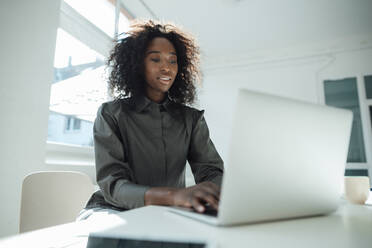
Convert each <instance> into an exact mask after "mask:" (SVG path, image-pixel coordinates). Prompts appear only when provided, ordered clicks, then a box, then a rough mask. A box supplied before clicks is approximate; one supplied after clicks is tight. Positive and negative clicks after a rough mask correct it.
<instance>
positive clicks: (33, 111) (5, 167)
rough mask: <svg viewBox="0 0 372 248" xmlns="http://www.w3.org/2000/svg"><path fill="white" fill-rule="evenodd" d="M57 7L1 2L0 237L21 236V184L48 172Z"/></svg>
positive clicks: (46, 2)
mask: <svg viewBox="0 0 372 248" xmlns="http://www.w3.org/2000/svg"><path fill="white" fill-rule="evenodd" d="M59 5H60V0H34V1H27V0H23V1H22V0H21V1H13V0H1V1H0V35H1V39H0V54H1V58H0V113H1V122H0V137H1V142H0V175H1V179H0V199H1V203H0V237H2V236H6V235H10V234H15V233H17V232H18V222H19V209H20V193H21V184H22V179H23V178H24V176H25V175H26V174H28V173H30V172H31V171H35V170H42V169H44V168H45V166H44V159H45V141H46V136H47V123H48V113H49V110H48V106H49V91H50V82H51V81H52V80H53V57H54V47H55V39H56V33H57V27H58V18H59Z"/></svg>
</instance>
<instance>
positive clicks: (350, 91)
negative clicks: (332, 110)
mask: <svg viewBox="0 0 372 248" xmlns="http://www.w3.org/2000/svg"><path fill="white" fill-rule="evenodd" d="M324 92H325V98H326V104H327V105H330V106H334V107H339V108H345V109H350V110H351V111H353V125H352V131H351V138H350V144H349V152H348V157H347V162H357V163H361V162H366V155H365V147H364V140H363V130H362V121H361V116H360V107H359V97H358V90H357V80H356V78H346V79H342V80H326V81H324Z"/></svg>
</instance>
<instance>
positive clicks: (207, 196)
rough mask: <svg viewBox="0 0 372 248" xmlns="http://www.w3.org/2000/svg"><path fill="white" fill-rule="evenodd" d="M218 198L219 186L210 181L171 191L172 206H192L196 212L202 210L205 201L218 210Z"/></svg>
mask: <svg viewBox="0 0 372 248" xmlns="http://www.w3.org/2000/svg"><path fill="white" fill-rule="evenodd" d="M219 199H220V187H218V186H217V185H216V184H214V183H212V182H202V183H198V184H196V185H194V186H191V187H188V188H184V189H177V190H176V191H174V192H173V205H174V206H179V207H187V208H194V209H195V210H196V211H198V212H204V210H205V204H207V203H208V204H209V205H210V206H212V208H214V209H216V210H218V202H219Z"/></svg>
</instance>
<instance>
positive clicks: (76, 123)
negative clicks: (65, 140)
mask: <svg viewBox="0 0 372 248" xmlns="http://www.w3.org/2000/svg"><path fill="white" fill-rule="evenodd" d="M80 127H81V120H80V119H78V118H74V117H66V128H65V130H66V131H67V132H71V131H79V130H80Z"/></svg>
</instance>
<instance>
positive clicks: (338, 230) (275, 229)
mask: <svg viewBox="0 0 372 248" xmlns="http://www.w3.org/2000/svg"><path fill="white" fill-rule="evenodd" d="M90 232H98V233H102V234H104V235H106V236H110V237H118V236H119V237H120V236H121V237H126V236H130V237H136V238H141V237H147V238H154V239H166V240H177V239H186V240H213V241H215V242H216V243H217V244H218V247H312V248H313V247H337V248H342V247H353V248H356V247H368V248H371V247H372V205H364V206H360V205H351V204H348V203H344V204H343V205H341V206H340V208H339V209H338V211H336V212H335V213H333V214H331V215H329V216H322V217H313V218H304V219H295V220H286V221H278V222H270V223H262V224H254V225H244V226H237V227H225V228H221V227H213V226H210V225H207V224H203V223H200V222H197V221H195V220H192V219H188V218H185V217H182V216H178V215H175V214H172V213H169V212H168V211H167V208H166V207H160V206H149V207H144V208H139V209H135V210H132V211H127V212H123V213H120V214H118V215H102V216H99V217H97V218H96V219H95V220H93V219H92V220H87V221H82V222H79V223H70V224H66V225H60V226H56V227H51V228H46V229H42V230H38V231H34V232H30V233H25V234H21V235H16V236H13V237H9V238H7V239H3V240H0V247H17V248H19V247H85V246H84V242H82V240H83V239H85V240H86V237H87V236H88V234H89V233H90ZM74 242H75V245H74ZM76 242H79V243H76ZM66 245H67V246H66Z"/></svg>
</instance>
